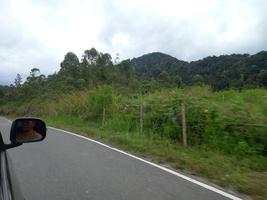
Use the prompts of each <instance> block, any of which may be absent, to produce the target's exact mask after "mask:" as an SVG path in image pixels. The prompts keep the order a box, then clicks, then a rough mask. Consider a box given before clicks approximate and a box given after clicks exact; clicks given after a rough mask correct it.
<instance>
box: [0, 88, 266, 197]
mask: <svg viewBox="0 0 267 200" xmlns="http://www.w3.org/2000/svg"><path fill="white" fill-rule="evenodd" d="M181 103H185V104H186V108H187V109H186V110H187V112H186V115H187V129H188V143H189V147H188V148H184V147H182V145H181V141H182V137H181ZM140 105H144V127H143V132H142V133H141V132H140ZM10 108H11V105H7V106H5V107H1V108H0V112H2V113H7V111H8V112H9V113H10V112H14V113H16V114H20V113H26V112H27V111H30V112H32V114H34V115H38V116H42V117H44V118H45V119H46V120H47V121H48V123H49V124H51V125H54V126H58V127H62V128H65V129H69V130H74V131H77V132H80V133H81V134H83V135H89V136H90V137H94V138H96V139H101V140H104V141H105V142H108V143H111V144H112V145H115V146H119V147H120V148H122V149H125V150H129V151H132V152H134V153H136V154H140V155H142V156H147V157H148V158H150V159H154V160H156V161H158V162H164V163H168V164H169V165H170V166H172V167H173V168H176V169H182V170H186V171H188V172H189V173H192V174H197V175H200V176H204V177H207V178H209V179H210V180H212V181H213V182H215V183H217V184H220V185H222V186H225V187H234V188H236V189H237V190H238V191H241V192H243V193H246V194H249V195H251V196H253V198H255V199H266V198H267V176H266V171H267V157H266V153H267V152H266V150H267V127H266V125H267V90H265V89H253V90H244V91H241V92H239V91H235V90H229V91H223V92H212V91H211V89H210V88H209V87H205V86H197V87H187V88H183V89H168V90H167V89H165V90H161V91H156V92H153V93H149V94H146V95H141V94H134V95H128V96H123V95H120V91H116V90H115V89H114V88H112V87H110V86H103V87H99V88H97V89H95V90H91V91H82V92H76V93H73V94H68V95H65V96H62V97H60V98H55V99H52V100H46V101H38V100H35V102H34V103H31V104H30V108H31V109H29V105H25V104H24V105H20V106H19V107H17V108H15V109H10ZM103 108H105V123H104V124H103V123H102V120H103ZM10 110H11V111H10ZM259 186H260V187H259Z"/></svg>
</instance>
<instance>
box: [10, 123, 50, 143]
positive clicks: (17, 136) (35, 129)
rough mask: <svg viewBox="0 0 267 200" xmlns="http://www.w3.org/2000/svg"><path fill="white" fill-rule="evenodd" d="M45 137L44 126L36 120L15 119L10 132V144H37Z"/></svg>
mask: <svg viewBox="0 0 267 200" xmlns="http://www.w3.org/2000/svg"><path fill="white" fill-rule="evenodd" d="M45 137H46V124H45V123H44V121H42V120H41V119H38V118H17V119H16V120H14V121H13V123H12V125H11V131H10V141H11V143H12V144H22V143H30V142H39V141H41V140H43V139H45Z"/></svg>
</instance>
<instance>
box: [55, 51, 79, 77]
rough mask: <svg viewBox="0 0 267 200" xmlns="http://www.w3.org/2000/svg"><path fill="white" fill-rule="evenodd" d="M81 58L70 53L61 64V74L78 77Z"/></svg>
mask: <svg viewBox="0 0 267 200" xmlns="http://www.w3.org/2000/svg"><path fill="white" fill-rule="evenodd" d="M79 64H80V62H79V58H78V57H77V56H76V54H74V53H72V52H68V53H67V54H66V55H65V57H64V60H63V61H62V62H61V63H60V67H61V68H60V71H59V73H60V74H64V75H68V76H71V77H77V76H78V75H79Z"/></svg>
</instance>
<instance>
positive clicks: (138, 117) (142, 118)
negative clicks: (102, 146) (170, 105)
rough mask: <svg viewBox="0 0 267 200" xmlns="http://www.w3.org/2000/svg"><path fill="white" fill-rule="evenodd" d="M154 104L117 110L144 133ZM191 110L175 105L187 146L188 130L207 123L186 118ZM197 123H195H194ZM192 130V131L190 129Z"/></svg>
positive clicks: (104, 114)
mask: <svg viewBox="0 0 267 200" xmlns="http://www.w3.org/2000/svg"><path fill="white" fill-rule="evenodd" d="M156 106H157V105H156V104H143V103H140V104H120V105H119V107H120V109H119V110H118V111H119V112H120V114H121V115H123V120H132V121H134V122H135V126H136V129H137V130H138V131H139V133H140V134H145V132H146V130H145V125H146V124H147V123H146V122H147V121H148V119H147V117H146V116H147V115H149V113H150V112H151V110H152V111H153V107H156ZM189 109H190V111H191V112H192V110H193V109H194V106H190V105H187V104H186V103H184V102H182V103H181V104H180V107H179V108H178V107H177V116H176V120H177V123H178V124H179V125H180V126H181V129H182V130H181V132H179V133H177V134H179V135H181V136H182V138H181V142H182V144H183V146H185V147H186V146H188V143H189V142H188V139H189V138H190V135H188V134H190V133H189V132H188V130H190V129H194V128H196V127H197V126H199V124H201V123H203V124H205V123H207V121H206V120H203V119H201V118H199V119H197V120H190V119H188V118H187V115H188V110H189ZM107 115H108V114H107V108H106V106H103V109H102V114H101V116H100V117H101V118H102V124H101V125H102V126H105V124H106V121H107V120H108V118H109V117H108V116H107ZM196 123H197V124H196ZM219 123H222V126H224V127H226V126H233V127H255V128H267V124H256V123H240V122H238V123H237V122H230V121H220V122H219ZM191 132H192V131H191ZM257 137H258V138H260V139H266V138H267V134H266V136H265V135H258V136H257Z"/></svg>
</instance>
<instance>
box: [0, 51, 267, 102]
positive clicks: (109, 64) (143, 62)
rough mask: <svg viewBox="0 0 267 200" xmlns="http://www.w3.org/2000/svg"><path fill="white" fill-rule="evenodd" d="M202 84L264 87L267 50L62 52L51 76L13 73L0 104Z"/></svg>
mask: <svg viewBox="0 0 267 200" xmlns="http://www.w3.org/2000/svg"><path fill="white" fill-rule="evenodd" d="M203 84H205V85H210V86H211V87H212V88H213V90H215V91H216V90H224V89H229V88H237V89H243V88H258V87H267V52H266V51H262V52H259V53H257V54H255V55H249V54H233V55H222V56H210V57H206V58H204V59H201V60H198V61H194V62H185V61H181V60H178V59H177V58H174V57H172V56H169V55H166V54H163V53H150V54H146V55H143V56H141V57H138V58H133V59H131V60H124V61H122V62H118V61H116V62H113V60H112V58H111V56H110V54H108V53H102V52H98V51H97V50H96V49H95V48H91V49H89V50H85V51H84V54H83V55H82V57H81V58H79V57H78V56H77V55H76V54H74V53H73V52H68V53H67V54H66V55H65V57H64V60H63V61H62V62H61V63H60V70H59V71H58V72H57V73H55V74H52V75H48V76H45V75H43V74H42V73H41V70H40V69H38V66H37V68H33V69H32V70H31V71H30V73H29V76H28V77H27V78H26V80H22V78H21V76H20V75H19V74H17V77H16V78H15V80H14V83H13V84H11V85H10V86H5V87H3V86H0V104H1V102H6V101H13V100H16V99H18V100H21V99H30V98H34V97H35V96H36V97H38V96H40V95H41V96H47V97H52V96H54V95H59V94H61V93H69V92H72V91H79V90H84V89H91V88H95V87H98V86H101V85H112V86H113V87H115V88H120V91H121V92H123V91H124V92H126V93H129V94H140V93H142V94H144V93H148V92H153V91H155V90H158V89H162V88H174V87H176V88H177V87H178V88H179V87H184V86H187V85H203Z"/></svg>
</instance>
